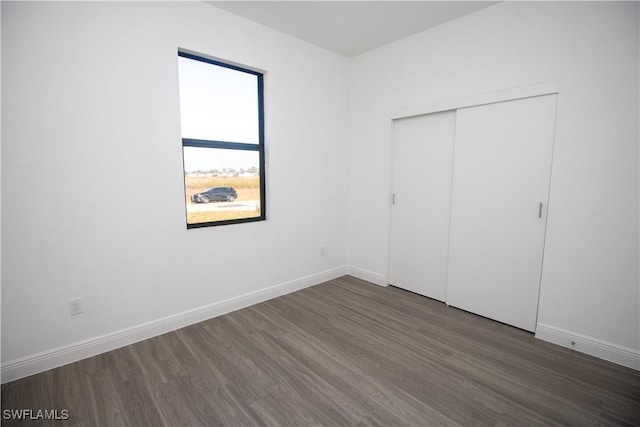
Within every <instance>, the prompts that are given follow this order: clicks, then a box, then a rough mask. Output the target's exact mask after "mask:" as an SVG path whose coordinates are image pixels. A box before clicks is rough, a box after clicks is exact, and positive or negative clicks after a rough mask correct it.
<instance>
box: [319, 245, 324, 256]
mask: <svg viewBox="0 0 640 427" xmlns="http://www.w3.org/2000/svg"><path fill="white" fill-rule="evenodd" d="M320 256H324V246H320Z"/></svg>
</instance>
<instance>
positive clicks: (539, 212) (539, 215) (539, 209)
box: [538, 202, 542, 218]
mask: <svg viewBox="0 0 640 427" xmlns="http://www.w3.org/2000/svg"><path fill="white" fill-rule="evenodd" d="M538 218H542V202H540V204H539V205H538Z"/></svg>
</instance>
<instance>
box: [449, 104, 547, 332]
mask: <svg viewBox="0 0 640 427" xmlns="http://www.w3.org/2000/svg"><path fill="white" fill-rule="evenodd" d="M555 117H556V95H546V96H539V97H533V98H525V99H519V100H515V101H507V102H500V103H495V104H489V105H482V106H477V107H470V108H462V109H460V110H458V114H457V123H456V142H455V168H454V180H453V194H452V205H451V206H452V207H451V238H450V246H449V267H448V287H447V303H448V304H450V305H453V306H456V307H459V308H462V309H464V310H468V311H471V312H473V313H477V314H480V315H483V316H486V317H489V318H491V319H495V320H499V321H501V322H504V323H507V324H510V325H513V326H517V327H519V328H522V329H525V330H528V331H534V330H535V326H536V317H537V309H538V296H539V289H540V277H541V268H542V252H543V247H544V235H545V227H546V218H547V201H548V198H549V182H550V175H551V156H552V150H553V139H554V128H555Z"/></svg>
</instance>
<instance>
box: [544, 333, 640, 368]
mask: <svg viewBox="0 0 640 427" xmlns="http://www.w3.org/2000/svg"><path fill="white" fill-rule="evenodd" d="M536 338H539V339H541V340H544V341H548V342H551V343H554V344H557V345H560V346H562V347H567V348H573V349H574V350H576V351H579V352H581V353H585V354H588V355H590V356H594V357H597V358H600V359H604V360H607V361H609V362H613V363H616V364H618V365H622V366H626V367H628V368H632V369H636V370H640V351H638V350H634V349H632V348H628V347H624V346H620V345H617V344H613V343H610V342H607V341H602V340H599V339H596V338H592V337H588V336H586V335H582V334H579V333H576V332H571V331H567V330H565V329H561V328H556V327H555V326H550V325H545V324H542V323H538V325H537V327H536ZM572 341H573V343H574V344H573V345H572V344H571V342H572Z"/></svg>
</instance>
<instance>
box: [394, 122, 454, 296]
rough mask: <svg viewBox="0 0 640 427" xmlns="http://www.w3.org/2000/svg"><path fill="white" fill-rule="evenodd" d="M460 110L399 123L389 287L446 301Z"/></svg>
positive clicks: (395, 158) (396, 125)
mask: <svg viewBox="0 0 640 427" xmlns="http://www.w3.org/2000/svg"><path fill="white" fill-rule="evenodd" d="M455 120H456V116H455V111H445V112H442V113H435V114H427V115H423V116H418V117H410V118H406V119H400V120H396V121H395V122H394V157H393V192H394V199H395V202H394V204H393V207H392V212H391V254H390V272H389V283H390V284H392V285H395V286H398V287H400V288H403V289H407V290H410V291H413V292H416V293H419V294H421V295H426V296H428V297H431V298H435V299H437V300H440V301H444V300H445V292H446V275H447V253H448V247H449V213H450V211H449V205H450V202H451V174H452V169H453V140H454V135H455Z"/></svg>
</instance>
